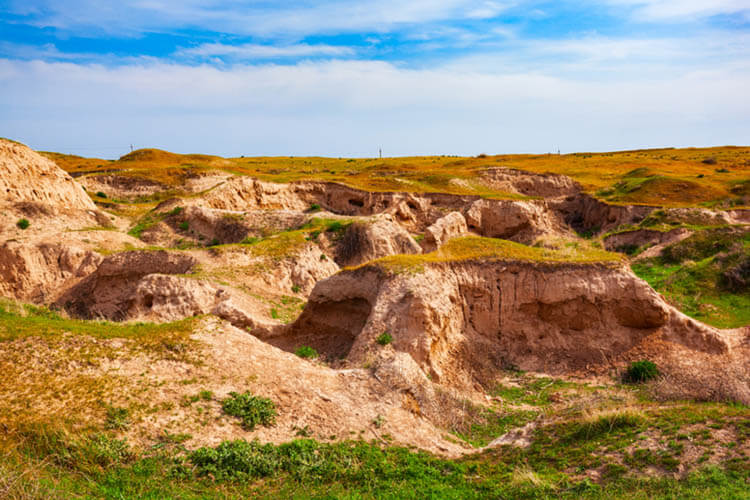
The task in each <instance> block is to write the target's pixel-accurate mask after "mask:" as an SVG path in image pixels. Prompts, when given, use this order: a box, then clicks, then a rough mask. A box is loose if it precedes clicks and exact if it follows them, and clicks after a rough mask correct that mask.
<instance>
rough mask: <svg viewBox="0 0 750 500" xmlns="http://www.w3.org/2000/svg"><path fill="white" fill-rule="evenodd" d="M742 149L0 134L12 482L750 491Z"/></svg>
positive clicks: (491, 493) (63, 492) (372, 489)
mask: <svg viewBox="0 0 750 500" xmlns="http://www.w3.org/2000/svg"><path fill="white" fill-rule="evenodd" d="M749 359H750V147H717V148H703V149H696V148H690V149H658V150H638V151H622V152H613V153H577V154H566V155H557V154H548V155H497V156H495V155H484V154H482V155H479V156H476V157H447V156H434V157H409V158H349V159H347V158H319V157H315V158H303V157H263V158H261V157H250V156H248V157H239V158H221V157H216V156H207V155H198V154H191V155H181V154H175V153H169V152H166V151H161V150H156V149H142V150H137V151H134V152H132V153H130V154H127V155H125V156H123V157H122V158H120V159H118V160H102V159H96V158H83V157H78V156H70V155H63V154H59V153H51V152H41V153H37V152H34V151H32V150H31V149H29V148H28V147H26V146H24V145H23V144H20V143H17V142H14V141H9V140H5V139H0V373H2V377H0V498H2V499H4V498H8V499H42V498H44V499H47V498H55V499H57V498H59V499H68V498H81V499H89V498H90V499H99V498H107V499H172V498H174V499H204V498H221V499H230V498H231V499H240V498H300V499H307V498H342V499H343V498H346V499H355V498H356V499H360V498H399V499H400V498H413V499H421V498H439V499H443V498H446V499H467V498H476V499H485V498H497V499H515V498H528V499H536V498H540V499H552V498H570V499H579V498H590V499H605V498H606V499H610V498H621V499H626V498H627V499H631V498H636V499H638V498H640V499H652V498H664V499H673V498H707V499H710V498H714V499H742V498H750V496H749V495H748V486H750V408H748V405H749V404H750V364H749V363H748V360H749Z"/></svg>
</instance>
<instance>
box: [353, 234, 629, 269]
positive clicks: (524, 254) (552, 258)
mask: <svg viewBox="0 0 750 500" xmlns="http://www.w3.org/2000/svg"><path fill="white" fill-rule="evenodd" d="M462 260H482V261H488V260H500V261H502V260H523V261H539V262H548V263H551V264H555V263H557V264H562V263H568V262H570V263H605V264H606V263H619V262H621V261H622V260H623V256H622V255H620V254H617V253H612V252H607V251H604V250H600V249H596V248H586V247H578V246H566V247H564V248H562V249H550V248H539V247H531V246H527V245H522V244H520V243H515V242H512V241H508V240H500V239H495V238H482V237H479V236H465V237H461V238H454V239H452V240H450V241H448V242H447V243H446V244H445V245H443V246H442V247H440V249H439V250H438V251H436V252H432V253H428V254H421V255H419V254H418V255H395V256H391V257H384V258H382V259H378V260H375V261H372V262H368V263H365V264H362V265H361V266H357V267H364V266H370V265H375V266H379V267H382V268H385V269H389V270H392V271H395V272H403V271H419V270H420V269H422V268H423V266H425V265H428V264H430V263H440V262H452V261H462Z"/></svg>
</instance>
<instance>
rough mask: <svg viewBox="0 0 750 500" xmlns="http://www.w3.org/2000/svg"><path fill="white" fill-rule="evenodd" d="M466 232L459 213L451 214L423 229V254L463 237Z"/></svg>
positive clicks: (463, 219) (462, 217)
mask: <svg viewBox="0 0 750 500" xmlns="http://www.w3.org/2000/svg"><path fill="white" fill-rule="evenodd" d="M468 231H469V228H468V227H467V225H466V219H465V218H464V216H463V215H461V213H460V212H451V213H449V214H448V215H446V216H445V217H441V218H439V219H438V220H436V221H435V223H434V224H432V225H431V226H430V227H428V228H427V229H425V233H424V240H423V241H422V248H423V249H424V251H425V252H433V251H435V250H437V249H438V248H440V247H441V246H443V244H444V243H445V242H447V241H448V240H450V239H452V238H456V237H458V236H463V235H465V234H466V233H467V232H468Z"/></svg>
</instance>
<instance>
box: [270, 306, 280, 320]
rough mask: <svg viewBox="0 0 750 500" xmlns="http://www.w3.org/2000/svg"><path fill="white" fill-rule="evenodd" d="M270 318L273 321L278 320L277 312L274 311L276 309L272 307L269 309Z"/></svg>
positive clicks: (276, 310)
mask: <svg viewBox="0 0 750 500" xmlns="http://www.w3.org/2000/svg"><path fill="white" fill-rule="evenodd" d="M271 317H272V318H273V319H279V310H278V309H276V308H274V307H272V308H271Z"/></svg>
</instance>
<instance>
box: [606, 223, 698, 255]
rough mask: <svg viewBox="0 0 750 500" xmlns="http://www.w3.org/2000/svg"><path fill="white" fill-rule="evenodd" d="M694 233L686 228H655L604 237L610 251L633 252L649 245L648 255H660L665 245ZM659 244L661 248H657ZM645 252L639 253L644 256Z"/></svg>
mask: <svg viewBox="0 0 750 500" xmlns="http://www.w3.org/2000/svg"><path fill="white" fill-rule="evenodd" d="M691 234H693V232H692V231H690V230H689V229H685V228H677V229H672V230H671V231H657V230H655V229H636V230H633V231H624V232H622V233H616V234H613V235H611V236H607V237H606V238H604V241H603V242H604V248H606V249H607V250H610V251H616V252H625V253H632V252H633V251H635V250H636V249H638V248H641V247H644V246H649V247H651V248H649V249H648V250H647V252H648V256H653V255H658V254H659V253H660V251H661V249H662V248H664V246H666V245H669V244H672V243H675V242H678V241H681V240H684V239H685V238H687V237H688V236H690V235H691ZM655 246H658V247H659V248H656V247H655ZM642 256H643V254H641V255H639V257H642Z"/></svg>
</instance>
